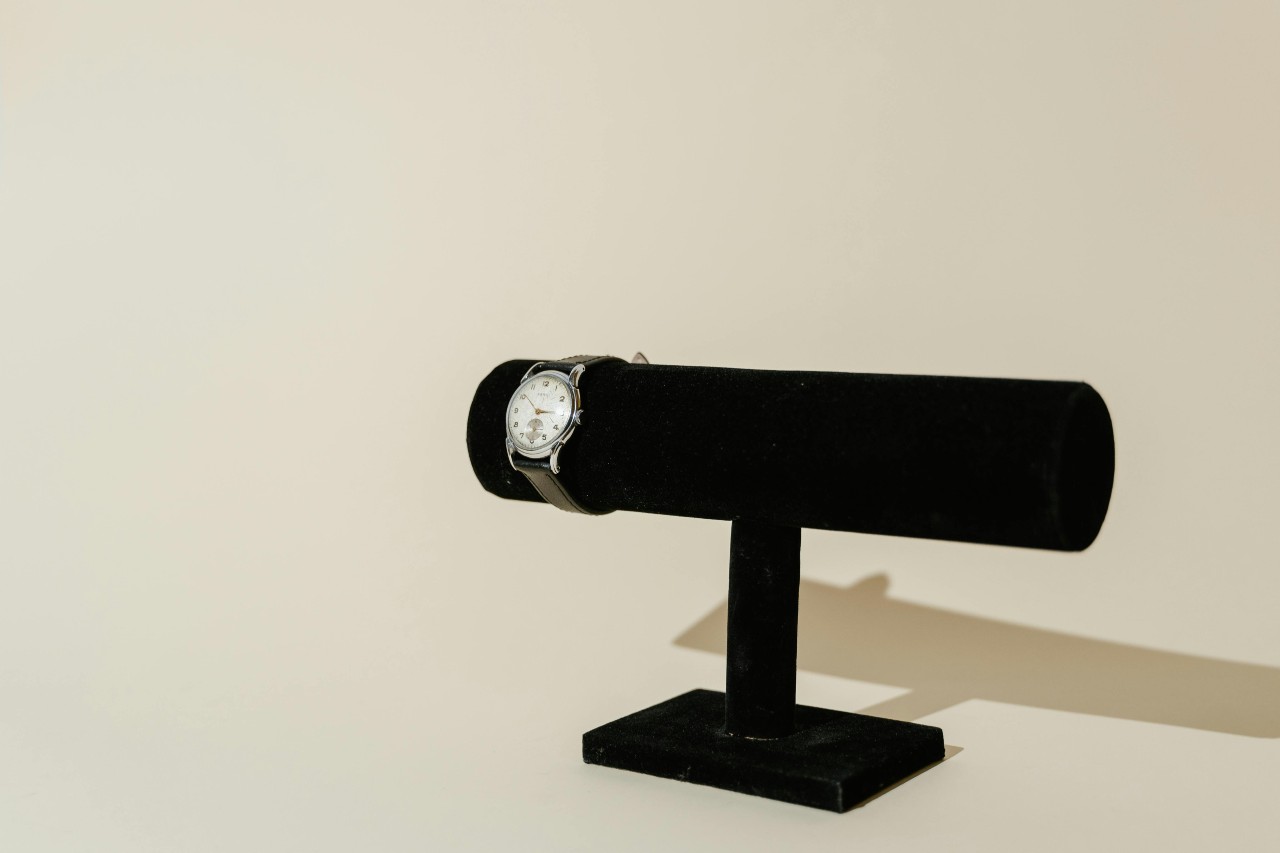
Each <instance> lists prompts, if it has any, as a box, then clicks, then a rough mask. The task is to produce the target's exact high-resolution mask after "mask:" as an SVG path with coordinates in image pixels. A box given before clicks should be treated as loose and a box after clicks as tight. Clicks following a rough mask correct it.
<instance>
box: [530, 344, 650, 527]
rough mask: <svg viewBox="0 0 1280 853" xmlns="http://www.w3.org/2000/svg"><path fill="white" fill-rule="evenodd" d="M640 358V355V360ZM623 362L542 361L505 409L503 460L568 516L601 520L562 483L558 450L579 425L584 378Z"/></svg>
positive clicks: (596, 358)
mask: <svg viewBox="0 0 1280 853" xmlns="http://www.w3.org/2000/svg"><path fill="white" fill-rule="evenodd" d="M641 358H643V356H641ZM609 361H622V359H620V358H617V357H616V356H612V355H574V356H570V357H569V358H564V359H560V360H559V361H540V362H538V363H537V364H535V365H533V366H532V367H530V368H529V370H528V371H526V372H525V375H524V377H523V378H521V380H520V384H519V386H517V388H516V390H515V393H514V394H512V395H511V402H510V403H508V404H507V412H506V415H507V418H506V427H507V458H508V459H509V460H511V467H512V468H515V469H516V470H517V471H519V472H520V473H521V474H524V475H525V476H526V477H528V478H529V482H530V483H532V484H533V487H534V488H535V489H537V490H538V494H540V495H542V497H543V499H544V500H545V501H546V502H547V503H549V504H551V505H552V506H554V507H559V508H560V509H563V510H566V511H567V512H580V513H584V514H586V515H604V514H605V513H607V512H612V510H604V511H603V512H601V511H598V510H593V509H588V508H587V507H585V506H583V505H582V504H581V503H579V502H578V500H577V499H576V498H574V496H573V495H571V494H570V493H569V490H568V489H567V488H565V484H564V482H563V481H562V480H561V479H560V477H559V474H560V450H561V449H562V448H563V447H564V443H565V442H566V441H568V440H569V438H570V436H572V435H573V431H574V430H575V429H576V428H577V426H578V424H579V423H580V422H581V421H582V394H581V392H580V391H579V388H578V386H579V383H580V381H581V379H582V374H583V373H585V372H586V371H587V368H589V367H591V366H592V365H596V364H602V363H604V362H609Z"/></svg>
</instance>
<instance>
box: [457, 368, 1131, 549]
mask: <svg viewBox="0 0 1280 853" xmlns="http://www.w3.org/2000/svg"><path fill="white" fill-rule="evenodd" d="M533 363H534V361H533V360H532V359H525V360H517V361H509V362H506V363H505V364H501V365H499V366H498V367H496V368H494V369H493V370H492V371H491V372H490V373H489V375H488V376H486V377H485V378H484V379H483V381H481V383H480V386H479V387H478V388H477V390H476V394H475V397H474V398H473V400H472V403H471V410H470V414H469V417H468V421H467V449H468V453H469V455H470V458H471V466H472V469H473V471H474V472H475V475H476V477H477V478H478V479H479V481H480V483H481V485H483V487H484V488H485V489H487V490H488V491H490V492H492V493H493V494H495V495H498V496H500V497H504V498H511V499H516V500H526V501H539V502H541V500H542V499H541V497H540V496H539V495H538V493H537V491H536V490H535V489H534V488H533V486H532V485H530V483H529V482H528V480H526V479H525V477H524V476H523V475H521V474H519V473H517V472H516V471H515V470H513V469H512V467H511V465H510V463H509V462H508V460H507V454H506V449H505V443H504V440H505V431H504V427H503V423H504V416H505V407H506V405H507V401H508V400H509V399H510V396H511V393H512V392H513V391H514V389H515V388H516V385H517V384H518V383H519V381H520V377H521V376H522V375H523V374H524V372H525V371H526V370H527V369H528V368H529V367H530V366H531V365H532V364H533ZM582 407H583V412H584V414H583V419H582V425H581V426H580V427H579V429H578V430H577V432H575V433H574V435H573V436H572V438H571V440H570V441H569V442H568V443H567V444H566V445H565V448H564V450H563V451H562V452H561V454H560V465H561V474H560V476H561V477H562V479H563V480H564V482H565V485H566V487H567V488H568V489H569V490H570V492H571V493H572V494H574V495H575V496H576V497H578V499H580V500H581V501H583V502H584V503H586V504H587V505H589V506H592V507H598V508H600V509H612V510H628V511H631V512H651V513H664V514H668V515H681V516H692V517H697V518H715V519H725V520H732V519H739V518H748V519H755V520H760V521H766V522H770V523H772V524H778V525H789V526H794V527H810V528H820V529H827V530H845V531H853V532H860V533H878V534H888V535H894V536H914V537H923V538H930V539H949V540H956V541H963V542H982V543H989V544H997V545H1013V546H1020V547H1027V548H1048V549H1055V550H1066V551H1077V550H1082V549H1084V548H1086V547H1088V546H1089V544H1090V543H1092V542H1093V540H1094V538H1095V537H1096V536H1097V533H1098V530H1099V528H1100V527H1101V525H1102V521H1103V519H1104V518H1105V517H1106V512H1107V505H1108V503H1109V501H1110V497H1111V486H1112V476H1113V471H1114V464H1115V453H1114V443H1113V436H1112V428H1111V418H1110V415H1109V413H1108V411H1107V406H1106V404H1105V403H1104V402H1103V400H1102V398H1101V397H1100V396H1099V395H1098V393H1097V392H1096V391H1094V390H1093V388H1091V387H1089V386H1088V385H1087V384H1085V383H1083V382H1045V381H1036V380H1019V379H979V378H961V377H945V376H899V375H890V374H867V373H830V372H804V371H768V370H737V369H728V368H712V367H683V366H673V365H659V364H629V363H625V362H608V363H604V364H599V365H594V366H592V367H591V368H590V369H589V370H588V371H587V373H586V374H585V375H584V377H583V379H582Z"/></svg>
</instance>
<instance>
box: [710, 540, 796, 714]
mask: <svg viewBox="0 0 1280 853" xmlns="http://www.w3.org/2000/svg"><path fill="white" fill-rule="evenodd" d="M799 597H800V528H798V527H782V526H778V525H775V524H768V523H766V522H761V521H750V520H746V519H738V520H737V521H734V522H733V530H732V533H731V534H730V542H729V626H728V654H727V662H726V667H725V702H724V706H725V726H724V728H725V733H726V734H730V735H738V736H741V737H750V738H779V737H785V736H786V735H789V734H791V732H792V730H793V728H794V719H795V707H796V628H797V624H796V620H797V619H798V617H799Z"/></svg>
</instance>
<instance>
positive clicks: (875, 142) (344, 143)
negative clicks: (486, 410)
mask: <svg viewBox="0 0 1280 853" xmlns="http://www.w3.org/2000/svg"><path fill="white" fill-rule="evenodd" d="M1277 43H1280V7H1277V5H1276V4H1275V3H1274V2H1258V3H1218V2H1203V3H1179V4H1173V3H1165V2H1126V3H1115V2H1088V3H986V2H965V3H950V2H929V3H905V4H904V3H897V2H894V3H889V2H869V3H851V2H799V3H797V2H787V3H781V2H779V3H767V4H762V3H741V2H718V3H707V2H702V3H692V4H691V3H686V2H670V3H652V2H649V3H627V4H619V3H600V2H582V3H528V2H511V3H477V2H463V3H457V4H442V3H427V4H420V3H407V2H406V3H400V4H396V3H385V2H362V3H317V2H309V3H301V2H294V3H287V2H262V0H255V2H217V3H185V4H174V3H163V2H153V3H142V2H125V0H119V2H113V3H63V2H50V0H41V2H12V0H10V2H0V146H2V147H0V300H2V301H0V364H2V366H3V370H2V371H0V382H2V383H3V385H2V386H0V847H3V848H4V849H5V850H13V851H80V850H84V851H104V850H113V851H114V850H120V851H152V850H154V851H174V850H193V851H227V850H264V851H279V850H308V851H320V850H378V851H392V850H406V851H407V850H453V849H456V850H471V849H474V850H590V851H599V850H628V849H634V850H654V849H676V850H684V849H707V848H727V847H730V846H732V847H735V848H737V849H741V850H778V849H799V848H803V849H806V850H828V849H829V850H837V849H838V850H849V849H871V846H872V845H874V849H877V850H936V849H948V850H983V851H991V850H1010V851H1015V850H1016V851H1026V850H1081V849H1101V850H1111V849H1115V850H1119V849H1155V848H1159V849H1167V850H1203V849H1234V850H1242V849H1271V848H1274V847H1275V846H1276V845H1277V844H1278V843H1280V825H1278V824H1277V822H1276V820H1275V818H1274V798H1275V791H1276V787H1277V782H1280V770H1278V769H1277V767H1280V621H1278V620H1277V618H1276V602H1277V600H1278V598H1280V571H1278V569H1280V561H1278V560H1277V546H1276V539H1275V527H1276V516H1277V511H1278V510H1280V498H1277V491H1276V483H1277V481H1278V480H1280V453H1278V452H1277V450H1276V436H1277V434H1280V403H1278V402H1277V394H1276V378H1275V370H1276V368H1277V366H1280V364H1278V362H1280V359H1278V358H1277V356H1278V355H1280V350H1278V346H1277V343H1276V337H1275V330H1276V320H1277V316H1278V315H1280V297H1278V295H1277V285H1278V274H1280V240H1278V237H1277V235H1278V234H1280V157H1278V156H1277V152H1280V99H1278V98H1277V92H1280V52H1278V51H1277V50H1276V44H1277ZM636 348H641V349H644V350H645V351H646V352H647V353H649V355H650V356H651V357H652V358H653V359H654V360H657V361H663V362H668V363H678V364H710V365H732V366H742V367H759V368H797V369H800V368H818V369H832V370H849V371H885V372H901V373H914V372H918V373H945V374H958V375H981V376H1018V377H1033V378H1055V379H1057V378H1061V379H1084V380H1087V381H1089V382H1091V383H1092V384H1093V385H1094V386H1095V387H1096V388H1098V390H1099V391H1100V392H1101V393H1102V394H1103V396H1104V397H1105V398H1106V399H1107V401H1108V403H1109V405H1110V406H1111V410H1112V413H1113V416H1114V419H1115V424H1116V433H1117V440H1118V448H1119V450H1118V457H1119V466H1118V472H1117V480H1116V488H1115V496H1114V501H1113V504H1112V512H1111V515H1110V517H1109V519H1108V520H1107V523H1106V525H1105V527H1104V528H1103V531H1102V534H1101V536H1100V538H1099V539H1098V541H1097V543H1096V545H1095V546H1094V547H1093V548H1091V549H1090V550H1089V551H1087V552H1085V553H1083V554H1055V553H1037V552H1031V551H1020V550H1016V549H1003V548H994V547H981V546H974V545H961V544H951V543H943V542H916V541H905V540H895V539H889V538H877V537H868V536H855V535H847V534H829V533H812V532H810V533H806V534H805V542H804V549H805V555H804V574H805V597H804V604H803V608H804V612H803V613H802V615H801V622H802V637H801V642H802V647H801V665H802V667H803V670H802V672H801V674H800V685H799V689H800V696H801V699H802V701H805V702H807V703H809V704H817V705H825V706H829V707H835V708H843V709H848V710H857V709H863V708H871V707H874V706H878V707H879V709H880V711H881V712H883V713H884V714H886V715H889V716H899V717H902V718H907V719H920V720H923V721H926V722H929V723H932V724H935V725H939V726H942V727H943V728H944V730H945V732H946V737H947V741H948V743H949V744H952V745H953V747H954V749H953V750H952V754H953V757H952V758H951V760H949V761H947V762H945V763H943V764H942V765H940V766H938V767H937V768H935V769H933V770H931V771H929V772H927V773H925V774H923V775H921V776H919V777H918V778H916V779H914V780H912V781H910V782H909V783H908V784H906V785H903V786H901V787H899V788H897V789H895V790H893V791H891V792H889V793H888V794H887V795H885V796H883V797H881V798H879V799H877V800H875V801H873V802H872V803H870V804H869V805H867V806H866V807H864V808H861V809H859V810H857V811H855V812H853V813H850V814H847V815H843V816H838V815H832V814H827V813H822V812H817V811H811V810H807V809H803V808H800V807H796V806H790V805H785V804H781V803H775V802H770V801H765V800H758V799H754V798H749V797H743V796H738V795H734V794H729V793H725V792H721V791H716V790H712V789H706V788H696V787H693V786H687V785H679V784H676V783H672V782H667V781H662V780H655V779H650V778H646V777H642V776H638V775H632V774H627V773H622V772H616V771H609V770H604V769H600V768H591V767H586V766H584V765H582V764H581V763H580V762H579V757H578V738H579V736H580V734H581V732H582V731H584V730H586V729H588V728H591V727H593V726H595V725H598V724H600V723H603V722H606V721H608V720H611V719H613V718H615V717H617V716H620V715H622V714H624V713H628V712H630V711H633V710H636V709H638V708H641V707H644V706H646V705H649V704H652V703H654V702H657V701H659V700H662V699H665V698H667V697H669V696H671V695H674V694H676V693H680V692H683V691H684V690H687V689H689V688H692V687H698V686H702V687H717V686H719V685H720V683H721V670H722V667H723V658H722V656H721V655H720V654H719V652H718V651H717V649H718V648H720V645H719V643H720V641H719V639H718V625H717V621H716V620H717V618H718V616H717V614H718V613H719V610H718V609H719V608H720V607H721V606H722V603H723V600H724V592H725V586H724V584H725V569H726V548H727V543H728V526H727V525H726V524H723V523H716V522H706V521H696V520H686V519H675V518H662V517H647V516H641V515H630V514H617V515H613V516H610V517H606V518H602V519H591V518H575V517H570V516H567V515H562V514H558V513H556V512H554V511H552V510H550V509H547V508H539V507H535V506H530V505H522V504H516V503H507V502H503V501H499V500H497V499H496V498H493V497H491V496H490V495H488V494H486V493H484V492H483V491H482V490H481V489H480V488H479V486H478V485H477V484H476V483H475V481H474V478H473V477H472V475H471V473H470V469H469V466H468V463H467V460H466V456H465V450H464V441H463V435H464V424H465V417H466V410H467V406H468V403H469V401H470V396H471V393H472V390H473V389H474V387H475V385H476V383H477V382H478V381H479V379H480V378H481V377H482V376H483V375H484V373H485V372H486V371H487V370H488V369H489V368H490V367H491V366H492V365H494V364H496V363H497V362H499V361H502V360H505V359H507V358H512V357H552V356H557V355H563V354H565V353H568V352H592V351H603V352H617V353H620V354H623V355H629V354H630V352H631V351H632V350H634V349H636ZM534 540H536V541H542V542H544V543H546V544H545V551H544V553H545V554H546V556H545V557H544V558H543V559H542V560H541V561H536V562H531V561H530V559H529V558H527V557H526V556H524V552H523V551H521V550H519V549H517V548H516V547H515V545H514V543H517V542H527V541H534ZM721 618H722V616H721Z"/></svg>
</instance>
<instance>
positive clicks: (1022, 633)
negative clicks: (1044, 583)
mask: <svg viewBox="0 0 1280 853" xmlns="http://www.w3.org/2000/svg"><path fill="white" fill-rule="evenodd" d="M888 588H889V581H888V578H887V577H885V576H884V575H876V576H874V577H871V578H868V579H866V580H863V581H861V582H859V583H857V584H855V585H853V586H852V587H849V588H847V589H844V588H840V587H836V586H830V585H828V584H823V583H816V582H814V581H801V583H800V631H799V651H798V655H797V662H796V663H797V666H798V667H799V668H800V669H804V670H808V671H810V672H820V673H824V674H827V675H836V676H840V677H842V678H850V679H856V680H858V681H870V682H875V683H878V684H893V685H900V686H903V687H906V688H909V689H910V692H909V693H906V694H904V695H902V696H898V697H895V698H893V699H890V700H888V701H886V702H881V703H879V704H877V705H874V706H872V707H870V708H864V709H862V710H861V711H860V712H859V713H864V714H871V715H874V716H879V717H889V718H892V719H899V720H909V721H910V720H918V719H920V718H921V717H925V716H928V715H929V714H933V713H936V712H938V711H942V710H945V709H947V708H950V707H952V706H953V705H958V704H959V703H961V702H964V701H965V700H967V699H990V700H994V701H997V702H1007V703H1010V704H1015V705H1027V706H1031V707H1036V708H1048V709H1052V710H1057V711H1072V712H1075V713H1079V714H1094V715H1098V716H1104V717H1115V718H1117V719H1123V720H1141V721H1143V722H1149V723H1163V724H1165V725H1170V726H1183V727H1186V728H1192V729H1204V730H1206V731H1214V732H1224V733H1227V734H1237V735H1248V736H1250V737H1265V738H1274V737H1280V669H1276V668H1273V667H1268V666H1259V665H1256V664H1246V663H1233V662H1231V661H1225V660H1216V659H1213V658H1205V657H1197V656H1195V655H1184V654H1178V653H1175V652H1162V651H1158V650H1154V649H1146V648H1142V647H1140V646H1129V645H1124V644H1121V643H1108V642H1104V641H1102V640H1091V639H1088V638H1086V637H1076V636H1073V635H1071V634H1061V633H1058V632H1055V631H1043V630H1040V629H1037V628H1030V627H1026V626H1023V625H1015V624H1013V623H1010V622H998V621H995V620H992V619H983V618H980V617H976V616H966V615H964V614H962V613H954V612H951V611H948V610H940V609H937V608H933V607H925V606H922V605H918V604H911V603H909V602H905V601H899V600H895V599H892V598H890V597H888V595H887V594H886V593H887V591H888ZM726 615H727V605H725V604H721V605H720V606H719V607H717V608H716V609H715V610H713V611H711V613H709V614H707V615H706V616H705V617H703V618H702V619H701V620H699V621H698V622H697V623H696V624H695V625H694V626H693V627H691V628H690V629H689V630H687V631H685V632H684V633H683V634H682V635H680V637H678V638H677V639H676V641H675V643H676V645H678V646H684V647H687V648H692V649H701V650H703V651H709V652H717V653H720V654H724V653H725V623H726Z"/></svg>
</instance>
